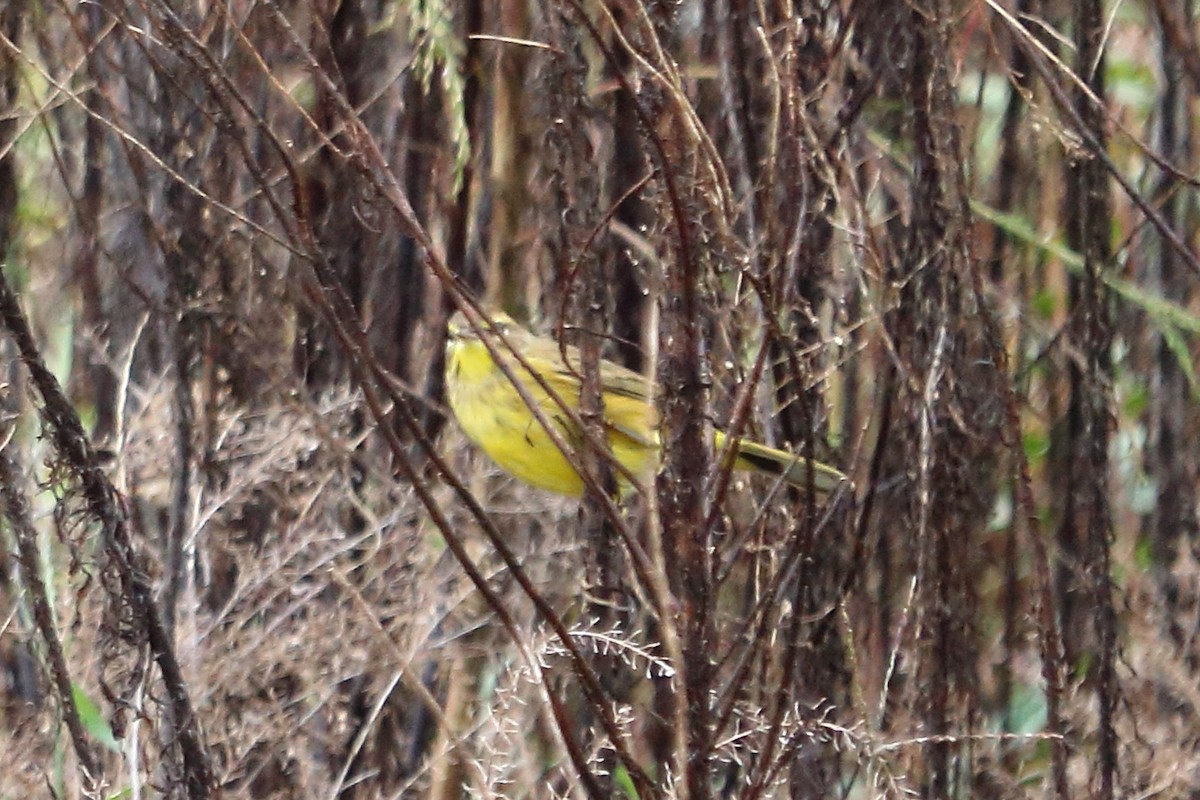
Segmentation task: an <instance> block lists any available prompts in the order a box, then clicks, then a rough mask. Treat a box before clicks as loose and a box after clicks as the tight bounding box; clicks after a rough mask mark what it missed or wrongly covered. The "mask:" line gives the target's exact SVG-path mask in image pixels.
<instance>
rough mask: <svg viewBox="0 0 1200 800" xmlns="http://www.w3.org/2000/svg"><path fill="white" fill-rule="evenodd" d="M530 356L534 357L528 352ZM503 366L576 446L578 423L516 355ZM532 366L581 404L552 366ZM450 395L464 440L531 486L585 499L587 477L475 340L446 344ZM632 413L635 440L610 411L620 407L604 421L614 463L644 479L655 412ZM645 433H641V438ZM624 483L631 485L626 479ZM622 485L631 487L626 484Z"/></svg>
mask: <svg viewBox="0 0 1200 800" xmlns="http://www.w3.org/2000/svg"><path fill="white" fill-rule="evenodd" d="M497 347H498V348H499V349H501V350H503V345H502V344H499V343H497ZM526 357H527V358H529V356H528V354H526ZM505 363H506V364H507V365H508V366H509V367H510V369H511V370H512V372H513V373H514V374H515V375H516V376H517V377H518V379H519V380H520V381H521V384H522V386H523V387H524V389H525V390H526V392H527V393H528V394H529V396H530V397H531V398H532V400H533V401H534V403H535V404H536V405H537V406H538V407H539V409H540V410H541V413H542V416H543V417H544V418H545V419H546V420H547V421H548V422H549V423H550V424H551V425H553V426H554V427H555V429H556V431H557V433H558V434H559V437H560V438H561V439H562V440H563V442H564V443H565V444H566V445H567V446H568V447H569V448H576V449H577V448H579V447H580V446H581V444H582V440H581V437H580V435H579V431H578V428H577V426H575V425H574V423H572V422H571V421H570V420H569V419H568V418H567V416H566V415H565V414H564V413H563V411H562V408H561V407H560V406H559V404H558V403H557V402H556V401H555V399H554V398H552V397H551V396H550V394H549V392H547V391H546V389H545V388H544V387H542V386H541V385H540V384H539V383H538V382H537V381H536V380H534V379H533V378H532V377H531V376H530V375H529V372H528V371H527V370H526V369H525V368H524V367H523V366H521V364H520V363H519V362H517V361H516V360H515V359H514V358H512V357H511V356H509V357H507V358H505ZM531 364H532V365H533V366H534V368H535V369H537V370H538V371H539V373H540V374H541V375H542V376H543V377H544V378H546V380H547V381H548V382H549V383H550V384H551V385H552V386H553V387H554V390H555V392H556V393H557V394H558V395H559V397H560V398H561V400H562V401H563V402H564V403H565V404H566V405H567V406H568V407H569V408H573V409H574V408H578V407H579V388H578V383H577V382H576V381H572V380H554V370H553V368H552V365H540V364H538V363H533V362H532V361H531ZM543 367H544V368H543ZM560 384H561V385H560ZM446 397H447V399H448V401H449V403H450V408H451V410H453V411H454V415H455V416H456V417H457V418H458V421H459V424H460V425H461V426H462V429H463V431H464V432H465V433H466V434H467V436H468V437H469V438H470V439H471V440H472V441H474V442H475V443H476V444H478V445H479V446H480V447H481V448H483V450H484V451H485V452H486V453H487V454H488V455H489V456H490V457H491V458H492V460H493V461H495V462H496V463H497V464H499V465H500V466H501V467H503V468H504V469H505V470H507V471H508V472H510V473H512V474H513V475H514V476H516V477H517V478H519V479H521V480H523V481H525V482H526V483H529V484H532V485H534V486H537V487H539V488H542V489H546V490H548V491H551V492H556V493H558V494H564V495H569V496H571V497H579V496H580V495H582V494H583V479H582V478H580V477H579V473H578V472H577V471H576V470H575V468H574V467H573V466H571V463H570V461H568V459H567V457H566V456H565V455H563V453H562V451H561V450H559V448H558V446H557V445H555V443H554V441H553V440H552V439H551V438H550V435H549V434H548V433H547V432H546V429H545V427H543V426H542V424H541V423H540V422H538V421H537V419H536V418H535V417H534V415H533V414H532V413H531V412H530V410H529V408H528V406H526V404H525V400H523V399H522V398H521V395H520V393H519V392H518V391H517V390H516V388H515V387H514V386H513V385H512V383H511V382H510V381H509V379H508V378H507V376H505V375H504V373H503V371H502V370H500V369H499V368H498V367H497V366H496V365H495V363H494V362H493V360H492V357H491V354H490V353H489V352H488V350H487V348H486V346H485V345H484V344H483V343H482V342H481V341H479V340H478V339H461V340H457V341H451V342H450V344H449V346H448V347H447V352H446ZM633 410H634V412H635V416H636V417H639V418H634V419H631V420H626V421H624V422H625V428H627V429H628V428H629V426H630V425H632V426H633V428H632V431H631V432H633V433H634V434H635V435H633V436H631V435H629V433H627V432H625V431H623V430H622V428H621V424H620V423H621V421H620V420H613V418H612V413H613V412H614V411H615V412H619V411H620V409H619V408H618V409H610V408H606V409H605V419H606V422H607V423H609V426H608V441H609V446H610V448H611V449H612V452H613V456H614V457H615V458H616V459H617V461H618V462H619V463H620V464H622V465H623V466H624V467H625V468H626V469H628V470H629V471H630V472H632V473H633V474H634V475H636V476H639V477H642V478H644V477H646V476H648V475H649V473H651V472H652V471H653V469H654V466H655V463H656V458H657V444H656V439H655V436H654V434H653V432H652V431H651V430H650V426H651V423H652V419H651V417H652V414H653V409H652V408H651V407H650V406H649V405H648V403H646V402H645V401H644V400H643V401H641V402H640V403H637V404H636V405H635V407H634V409H633ZM643 432H644V435H640V436H639V434H642V433H643ZM622 483H626V484H627V481H622ZM624 488H625V489H628V486H625V487H624Z"/></svg>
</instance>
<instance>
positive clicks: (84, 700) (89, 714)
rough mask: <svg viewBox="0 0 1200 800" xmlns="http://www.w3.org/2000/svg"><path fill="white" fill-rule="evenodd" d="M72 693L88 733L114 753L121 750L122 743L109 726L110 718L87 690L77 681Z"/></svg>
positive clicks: (72, 686) (81, 720) (80, 719)
mask: <svg viewBox="0 0 1200 800" xmlns="http://www.w3.org/2000/svg"><path fill="white" fill-rule="evenodd" d="M71 695H72V697H74V699H75V709H76V710H77V711H78V712H79V721H80V722H82V723H83V729H84V730H85V731H87V732H88V735H90V736H91V737H92V738H93V739H95V740H96V741H97V742H99V743H100V744H101V745H103V746H104V747H105V748H107V749H109V750H111V751H113V752H114V753H119V752H121V743H120V742H118V741H117V739H116V737H115V736H113V733H112V728H110V727H108V720H106V719H105V718H104V714H102V713H100V707H99V706H97V705H96V704H95V703H94V702H92V698H90V697H88V696H87V692H85V691H83V689H81V688H80V686H79V684H77V683H76V684H72V685H71Z"/></svg>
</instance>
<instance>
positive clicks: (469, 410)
mask: <svg viewBox="0 0 1200 800" xmlns="http://www.w3.org/2000/svg"><path fill="white" fill-rule="evenodd" d="M491 316H492V322H491V323H488V322H486V321H485V322H481V323H480V326H481V328H482V329H483V330H485V331H487V332H488V335H489V338H490V339H491V342H492V344H493V345H494V347H495V349H496V351H497V352H498V353H500V355H501V357H502V358H503V359H504V361H505V363H506V364H507V365H508V367H509V369H510V371H511V372H512V374H513V375H514V376H516V378H517V380H519V381H520V382H521V386H522V387H523V388H524V389H525V391H526V393H527V394H528V395H529V396H530V398H532V400H533V402H534V403H536V404H537V406H538V407H539V408H540V409H541V412H542V416H543V417H544V418H545V419H546V420H547V421H548V422H549V423H550V424H551V425H553V426H555V428H556V430H557V432H558V434H559V436H560V438H561V439H562V440H563V441H564V442H565V443H566V444H567V445H568V446H569V447H573V448H581V447H582V442H583V438H582V436H581V434H580V431H579V428H578V426H577V425H575V424H574V423H573V422H571V420H569V419H568V418H567V415H566V414H564V413H563V409H562V407H561V406H560V405H559V404H558V403H557V402H556V401H555V400H554V398H553V397H551V396H550V394H549V393H548V392H547V391H546V389H544V388H543V387H542V385H541V384H540V383H539V382H538V381H536V380H534V378H533V377H532V375H531V373H530V370H532V372H534V373H536V374H538V375H540V376H541V377H542V379H543V380H544V381H545V383H546V385H548V386H549V387H550V388H551V389H552V390H553V391H554V393H555V394H557V395H558V397H559V399H561V401H562V402H563V404H565V405H566V406H567V407H568V408H570V409H572V410H575V411H578V409H579V388H580V379H579V375H580V374H582V367H581V366H580V364H581V361H580V356H579V351H578V350H577V349H576V348H574V347H566V348H561V347H560V346H559V344H558V343H557V342H555V341H554V340H552V339H545V338H542V337H539V336H534V335H533V334H532V333H530V332H529V331H527V330H525V329H524V328H522V327H521V326H520V325H518V324H517V323H516V322H514V321H513V320H512V318H511V317H509V316H508V315H506V314H502V313H498V312H497V313H493V314H492V315H491ZM493 330H496V331H499V332H500V333H502V334H503V335H504V336H505V337H506V338H507V339H508V341H509V342H510V343H511V344H512V347H513V348H514V349H515V350H516V351H517V352H519V353H520V354H521V356H522V357H523V358H524V359H525V361H526V362H528V364H529V368H528V369H527V368H526V367H524V366H522V365H521V363H520V362H519V361H518V360H517V359H516V358H515V357H514V356H513V355H512V353H511V352H509V350H508V348H507V347H506V346H505V345H504V343H503V342H501V341H500V339H499V337H497V336H494V335H492V334H491V331H493ZM449 334H450V338H449V341H448V342H447V344H446V396H447V398H448V399H449V401H450V408H451V409H452V410H453V411H454V416H455V417H457V418H458V423H459V424H460V425H461V426H462V429H463V431H465V432H466V434H467V436H468V437H470V438H471V440H472V441H474V442H475V443H476V444H478V445H479V446H480V447H482V448H483V449H484V451H485V452H486V453H487V454H488V455H489V456H491V458H492V460H493V461H495V462H496V463H497V464H499V465H500V466H501V467H503V468H504V469H505V470H507V471H508V472H510V473H512V474H513V475H515V476H516V477H517V478H520V479H521V480H523V481H525V482H526V483H528V484H532V485H533V486H537V487H539V488H541V489H546V490H548V491H551V492H556V493H558V494H564V495H568V496H570V497H579V496H581V495H582V494H583V479H582V478H580V477H579V472H578V471H577V470H576V469H575V467H573V466H571V463H570V461H569V460H568V459H567V457H566V456H565V455H563V453H562V451H561V450H559V449H558V447H557V446H556V445H555V444H554V442H553V440H552V439H551V438H550V436H549V434H547V432H546V429H545V428H544V427H543V426H542V425H541V424H540V423H539V422H538V421H537V419H536V418H535V417H534V415H533V413H532V412H531V411H530V410H529V407H528V406H527V405H526V404H525V401H524V400H523V399H522V398H521V395H520V394H518V392H517V390H516V388H514V386H513V384H512V383H511V382H510V381H509V379H508V376H506V375H505V374H504V372H503V370H501V369H500V368H499V367H498V366H497V365H496V361H495V359H493V357H492V354H491V352H489V351H488V348H487V347H486V346H485V345H484V343H483V342H482V341H481V340H480V337H479V334H478V333H476V332H475V331H474V330H473V329H472V328H471V326H470V325H469V324H468V323H467V319H466V317H465V316H463V313H462V312H461V311H459V312H457V313H456V314H455V315H454V316H453V317H452V318H451V320H450V325H449ZM564 351H565V353H566V356H567V359H568V361H569V362H570V365H571V367H572V369H568V367H567V363H566V362H564V361H563V353H564ZM600 384H601V387H602V388H601V395H602V397H603V398H604V425H605V428H606V429H607V431H608V445H609V447H610V448H611V450H612V454H613V457H614V458H615V459H616V460H617V461H618V462H619V463H620V464H621V465H622V466H623V467H625V469H627V470H628V471H629V472H630V473H631V474H632V475H635V476H637V477H638V478H639V479H640V480H641V481H642V482H646V481H648V480H650V479H651V478H652V477H653V475H654V472H655V470H657V469H658V464H659V457H660V451H661V446H660V443H659V437H658V411H657V409H656V408H655V403H654V398H655V395H656V393H657V387H656V386H655V385H654V384H653V383H652V382H651V381H649V380H648V379H647V378H646V377H645V376H643V375H639V374H638V373H636V372H634V371H633V370H629V369H626V368H625V367H622V366H620V365H619V364H614V363H613V362H611V361H607V360H605V361H601V362H600ZM726 441H727V437H726V436H725V434H724V433H722V432H721V431H717V432H716V436H715V442H716V447H717V450H718V451H721V450H722V449H723V448H724V447H725V445H726ZM809 463H810V462H809V461H808V459H805V458H802V457H800V456H795V455H792V454H791V453H786V452H784V451H782V450H775V449H773V448H770V447H767V446H766V445H761V444H758V443H756V442H749V441H744V440H743V441H739V442H738V443H737V448H736V455H734V461H733V466H734V468H735V469H741V470H750V471H753V472H759V473H764V474H767V475H774V476H776V477H782V478H783V479H784V480H785V481H787V482H788V483H791V484H793V485H795V486H799V487H805V486H807V485H808V475H809ZM811 463H812V468H811V469H812V479H813V484H814V486H815V488H816V489H817V491H819V492H822V493H828V492H831V491H833V490H834V489H836V488H837V487H838V486H840V485H841V484H842V483H843V482H845V481H846V476H845V475H843V474H842V473H841V472H840V471H838V470H837V469H834V468H833V467H830V466H828V465H826V464H822V463H820V462H816V461H813V462H811ZM617 478H618V480H619V482H620V483H621V489H622V493H623V494H624V493H627V492H628V491H629V490H630V489H631V487H630V486H629V481H628V479H627V478H625V477H624V476H622V475H621V474H620V473H619V471H618V473H617Z"/></svg>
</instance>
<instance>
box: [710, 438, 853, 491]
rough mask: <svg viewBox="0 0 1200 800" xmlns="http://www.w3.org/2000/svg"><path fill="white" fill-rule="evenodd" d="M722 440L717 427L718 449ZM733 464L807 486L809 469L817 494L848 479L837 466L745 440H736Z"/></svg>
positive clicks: (741, 468)
mask: <svg viewBox="0 0 1200 800" xmlns="http://www.w3.org/2000/svg"><path fill="white" fill-rule="evenodd" d="M726 441H727V437H726V436H725V434H723V433H721V432H720V431H717V433H716V441H715V444H716V446H717V450H718V451H720V450H721V449H723V448H724V447H725V443H726ZM733 468H734V469H740V470H746V471H748V472H759V473H762V474H764V475H774V476H775V477H778V478H783V480H785V481H787V482H788V483H790V484H792V485H793V486H798V487H800V488H804V487H806V486H808V476H809V471H810V470H811V473H812V482H813V488H814V489H816V490H817V492H819V493H820V494H829V493H831V492H833V491H834V490H835V489H837V488H838V487H839V486H841V485H843V484H844V483H846V481H847V480H848V479H847V478H846V476H845V474H843V473H842V471H841V470H839V469H836V468H834V467H831V466H829V465H828V464H822V463H821V462H820V461H812V460H810V459H807V458H804V457H803V456H797V455H793V454H792V453H788V452H785V451H783V450H776V449H774V448H773V447H767V446H766V445H763V444H759V443H757V442H749V441H746V440H742V441H740V442H738V443H737V452H736V454H735V455H734V459H733Z"/></svg>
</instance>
